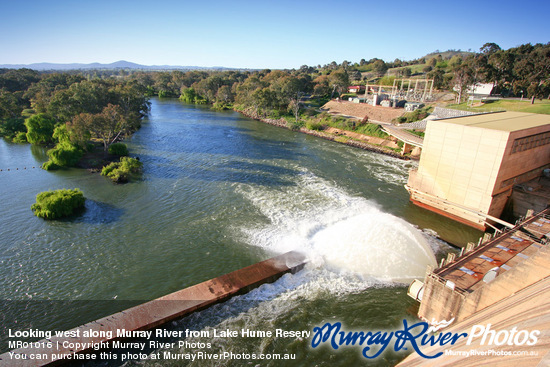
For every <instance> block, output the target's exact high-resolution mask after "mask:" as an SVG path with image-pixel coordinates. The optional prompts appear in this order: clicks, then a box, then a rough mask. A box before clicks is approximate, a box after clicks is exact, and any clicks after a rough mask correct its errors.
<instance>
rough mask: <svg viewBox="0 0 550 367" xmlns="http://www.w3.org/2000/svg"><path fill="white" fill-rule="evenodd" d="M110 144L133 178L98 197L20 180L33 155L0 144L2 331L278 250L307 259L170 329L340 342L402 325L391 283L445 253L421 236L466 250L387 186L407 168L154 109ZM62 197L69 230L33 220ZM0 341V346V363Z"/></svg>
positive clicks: (46, 177) (304, 357) (232, 343)
mask: <svg viewBox="0 0 550 367" xmlns="http://www.w3.org/2000/svg"><path fill="white" fill-rule="evenodd" d="M126 143H127V144H128V146H129V148H130V152H131V155H132V156H139V157H140V159H141V161H142V162H143V164H144V172H143V177H142V179H141V180H138V181H136V182H132V183H129V184H125V185H114V184H112V183H111V182H110V181H108V180H107V179H106V178H104V177H102V176H100V175H99V174H91V173H89V172H87V171H85V170H80V169H69V170H65V171H57V172H46V171H44V170H41V169H39V168H32V167H33V166H34V167H38V166H39V165H40V164H41V163H42V162H44V161H45V160H46V159H47V157H46V155H45V151H44V149H43V148H40V147H30V146H29V145H14V144H9V143H6V142H4V141H3V140H0V169H2V171H1V172H0V203H1V205H2V206H1V215H0V241H1V242H0V283H1V286H0V299H3V300H4V301H3V302H2V311H3V312H2V315H3V316H0V318H2V320H0V321H2V322H3V331H5V330H6V329H7V328H9V327H22V326H25V327H35V328H42V329H69V328H72V327H75V326H78V325H80V324H83V323H85V322H88V321H91V320H94V319H97V318H99V317H103V316H105V315H108V314H110V313H113V312H115V311H118V310H120V309H123V308H125V307H126V306H127V305H129V304H135V303H140V302H143V301H146V300H150V299H153V298H156V297H159V296H162V295H165V294H168V293H171V292H174V291H176V290H179V289H182V288H184V287H187V286H190V285H193V284H196V283H199V282H201V281H204V280H207V279H210V278H213V277H217V276H219V275H221V274H224V273H228V272H230V271H233V270H236V269H239V268H242V267H245V266H248V265H251V264H253V263H255V262H257V261H261V260H264V259H267V258H269V257H272V256H274V255H277V254H281V253H283V252H286V251H289V250H293V249H294V250H300V251H302V252H304V253H305V254H306V255H307V257H308V259H309V264H308V265H307V266H306V268H305V269H304V270H303V271H301V272H299V273H297V274H295V275H285V276H284V277H283V278H281V279H280V280H278V281H277V282H275V283H274V284H270V285H264V286H262V287H260V288H259V289H256V290H253V291H252V292H250V293H249V294H247V295H244V296H241V297H237V298H234V299H233V300H231V301H229V302H226V303H224V304H221V305H217V306H215V307H213V308H210V309H208V310H205V311H202V312H199V313H196V314H194V315H192V316H190V317H187V318H185V319H183V320H181V321H179V322H177V323H173V324H172V325H170V327H171V328H174V329H176V330H183V329H193V330H213V329H214V328H215V329H231V330H240V329H242V328H248V329H251V330H274V329H276V328H281V329H285V330H312V328H313V327H314V326H321V325H322V324H324V323H325V322H336V321H341V322H342V324H343V325H344V326H345V327H346V329H347V330H385V329H391V328H397V327H400V325H401V323H402V320H403V319H404V318H407V319H410V320H415V316H414V312H415V302H414V301H413V300H411V299H409V298H408V297H407V296H406V289H407V287H406V284H404V283H400V282H408V281H410V280H412V279H413V278H415V277H416V278H422V277H423V276H424V271H425V268H426V265H428V264H432V265H433V264H435V261H436V258H435V257H434V255H433V252H435V253H436V255H437V256H438V259H439V258H440V257H441V256H443V254H444V253H445V252H447V251H449V250H452V248H451V247H449V245H448V244H446V243H445V242H443V241H441V240H439V239H437V238H436V234H438V235H439V236H440V237H442V238H444V239H446V240H447V241H449V242H452V243H454V244H455V245H464V244H466V243H467V242H468V241H475V240H477V238H478V237H479V236H480V235H481V233H480V232H477V231H475V230H472V229H469V228H467V227H465V226H463V225H460V224H457V223H454V222H452V221H450V220H447V219H446V218H442V217H440V216H437V215H435V214H433V213H430V212H427V211H425V210H423V209H420V208H417V207H415V206H414V205H412V204H411V203H409V201H408V195H407V192H406V190H405V189H404V187H403V185H404V184H405V183H406V181H407V175H408V171H409V169H410V168H412V167H414V166H415V165H416V163H415V162H411V161H403V160H399V159H395V158H392V157H387V156H383V155H379V154H375V153H371V152H367V151H363V150H359V149H356V148H351V147H348V146H344V145H340V144H336V143H333V142H329V141H325V140H322V139H319V138H315V137H311V136H308V135H304V134H299V133H294V132H291V131H288V130H286V129H281V128H277V127H273V126H270V125H266V124H263V123H261V122H257V121H254V120H251V119H248V118H245V117H242V116H241V115H240V114H237V113H235V112H232V111H231V112H214V111H211V110H210V109H208V108H206V107H203V106H194V105H186V104H182V103H180V102H179V101H177V100H158V99H154V100H153V101H152V110H151V114H150V116H149V117H148V118H146V119H145V120H144V122H143V126H142V128H141V129H140V130H139V131H138V132H137V133H136V134H135V135H134V136H133V137H132V138H131V139H128V141H127V142H126ZM25 168H26V169H25ZM7 169H10V171H7ZM75 187H78V188H80V189H81V190H82V191H83V192H84V195H85V196H86V198H87V201H86V211H85V212H84V214H82V215H80V216H78V217H75V218H70V219H67V220H63V221H44V220H42V219H39V218H37V217H35V216H33V214H32V211H31V210H30V206H31V205H32V204H33V203H34V201H35V196H36V194H37V193H39V192H41V191H45V190H52V189H59V188H75ZM52 309H55V311H52ZM5 340H6V338H5V333H4V332H3V333H2V338H1V339H0V342H1V345H0V348H1V351H2V352H3V351H6V350H7V345H6V342H5ZM189 341H190V342H191V341H195V342H210V343H212V349H211V350H210V351H232V352H244V351H248V352H258V353H296V354H297V356H298V360H297V362H296V363H295V364H294V365H318V366H352V365H363V364H365V365H381V366H385V365H393V364H395V363H396V362H397V361H399V360H400V359H402V358H403V357H404V356H405V355H406V352H405V354H403V353H393V352H388V353H385V354H384V355H383V356H381V357H378V358H377V359H375V360H372V361H367V360H366V359H365V358H363V357H362V356H361V355H360V350H359V349H356V348H345V350H338V351H334V350H332V349H330V348H327V347H322V348H317V349H315V350H313V349H311V348H310V346H309V344H310V340H308V339H295V338H288V339H287V338H261V339H257V338H249V339H246V338H234V339H231V338H230V339H214V338H212V337H211V338H198V339H191V338H190V339H189ZM176 349H177V348H176ZM173 351H174V350H173ZM175 351H177V350H175ZM151 352H155V350H151ZM180 352H181V351H180ZM182 363H183V362H182V361H163V365H182ZM228 363H229V365H243V364H246V363H244V362H243V361H233V362H228ZM128 364H129V365H133V364H140V365H141V364H145V365H149V364H150V365H155V363H153V362H152V361H151V362H147V361H142V362H139V363H138V362H130V363H128ZM187 364H188V365H197V366H203V365H209V364H208V363H206V362H205V361H200V362H196V361H195V362H187ZM265 364H267V365H280V364H277V363H276V362H271V363H264V364H262V365H265ZM212 365H216V363H212ZM252 365H255V363H253V364H252ZM287 365H293V364H292V363H290V364H287Z"/></svg>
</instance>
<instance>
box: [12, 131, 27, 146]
mask: <svg viewBox="0 0 550 367" xmlns="http://www.w3.org/2000/svg"><path fill="white" fill-rule="evenodd" d="M13 142H14V143H28V142H27V133H24V132H22V131H20V132H18V133H17V135H15V138H13Z"/></svg>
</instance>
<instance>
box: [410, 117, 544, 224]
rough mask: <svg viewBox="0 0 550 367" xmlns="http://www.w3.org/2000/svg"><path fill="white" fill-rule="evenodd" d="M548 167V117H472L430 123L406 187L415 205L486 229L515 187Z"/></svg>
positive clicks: (532, 178) (540, 174)
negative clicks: (416, 166)
mask: <svg viewBox="0 0 550 367" xmlns="http://www.w3.org/2000/svg"><path fill="white" fill-rule="evenodd" d="M548 168H550V116H549V115H541V114H533V113H522V112H497V113H488V114H478V115H470V116H463V117H457V118H449V119H442V120H436V121H428V123H427V127H426V134H425V138H424V142H423V148H422V154H421V157H420V162H419V166H418V169H416V170H412V171H411V172H410V175H409V181H408V184H407V186H406V187H407V190H408V191H409V193H410V198H411V201H412V202H413V203H415V204H416V205H418V206H421V207H423V208H426V209H429V210H432V211H434V212H437V213H439V214H442V215H445V216H447V217H450V218H452V219H455V220H457V221H459V222H462V223H465V224H467V225H470V226H472V227H475V228H478V229H480V230H485V229H486V226H487V225H492V224H494V223H495V222H497V223H498V222H499V219H498V218H499V217H500V216H501V215H502V213H503V210H504V208H505V206H506V204H507V202H508V200H509V198H510V196H511V195H512V190H513V188H514V186H515V185H518V184H522V183H526V182H528V181H532V180H534V179H538V178H539V177H541V176H542V174H543V171H544V170H545V169H548ZM544 204H545V205H544V206H546V205H547V204H548V202H546V203H544Z"/></svg>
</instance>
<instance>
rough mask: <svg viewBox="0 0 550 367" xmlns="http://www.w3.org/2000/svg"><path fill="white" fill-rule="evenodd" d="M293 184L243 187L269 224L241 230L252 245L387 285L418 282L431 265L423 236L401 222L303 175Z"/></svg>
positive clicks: (359, 200)
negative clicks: (302, 256)
mask: <svg viewBox="0 0 550 367" xmlns="http://www.w3.org/2000/svg"><path fill="white" fill-rule="evenodd" d="M296 184H297V185H296V186H293V187H290V188H289V189H287V190H285V191H284V192H283V191H280V190H268V189H266V188H265V187H257V186H252V185H247V186H246V187H242V190H241V193H242V194H243V195H244V196H245V197H247V198H248V199H249V200H251V202H252V203H253V204H254V206H255V207H256V208H257V209H258V210H260V211H261V212H262V213H263V214H264V215H265V216H266V217H267V218H268V219H269V220H270V222H271V223H270V224H268V225H266V226H263V227H259V228H246V229H244V231H245V233H246V234H247V236H248V238H249V241H250V242H251V243H252V244H253V245H255V246H259V247H262V248H265V249H267V250H270V251H271V252H273V253H283V252H286V251H290V250H298V251H301V252H304V253H306V254H307V255H308V257H309V260H310V262H312V263H313V264H315V265H317V266H325V267H328V268H329V269H333V270H338V271H343V272H351V273H354V274H359V275H361V276H363V277H375V278H377V279H380V280H389V281H401V282H409V281H410V280H412V279H413V278H419V277H420V278H421V277H423V276H424V273H425V270H426V266H427V265H432V266H434V265H436V261H435V256H434V254H433V252H432V250H431V248H430V246H429V245H428V243H427V242H426V240H425V239H424V237H423V236H422V233H421V232H420V231H419V230H418V229H416V228H415V227H413V226H412V225H411V224H409V223H407V222H406V221H404V220H403V219H400V218H398V217H395V216H393V215H391V214H388V213H385V212H383V211H382V210H381V209H380V208H379V207H378V206H377V205H376V204H375V203H373V202H371V201H369V200H366V199H364V198H361V197H352V196H350V195H348V194H347V193H345V192H344V191H342V190H341V189H339V188H337V187H335V186H334V185H331V184H330V183H328V182H326V181H325V180H323V179H321V178H319V177H317V176H315V175H313V174H311V173H308V172H305V173H304V174H302V175H300V176H298V178H297V181H296Z"/></svg>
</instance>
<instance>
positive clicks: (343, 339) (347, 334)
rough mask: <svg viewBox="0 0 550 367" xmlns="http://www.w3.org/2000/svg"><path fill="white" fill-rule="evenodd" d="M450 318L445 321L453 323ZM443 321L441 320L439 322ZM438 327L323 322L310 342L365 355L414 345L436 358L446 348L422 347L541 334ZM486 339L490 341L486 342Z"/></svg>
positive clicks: (524, 340)
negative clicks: (367, 327)
mask: <svg viewBox="0 0 550 367" xmlns="http://www.w3.org/2000/svg"><path fill="white" fill-rule="evenodd" d="M451 322H452V320H451V321H450V322H445V323H446V324H450V323H451ZM440 324H441V323H440ZM437 329H438V328H437V327H433V326H430V325H429V324H428V323H427V322H418V323H416V324H411V325H409V323H408V322H407V320H403V329H402V330H395V331H374V332H373V331H344V330H342V323H340V322H335V323H329V322H327V323H326V324H324V325H323V326H321V327H319V326H316V327H314V328H313V339H312V340H311V346H312V347H313V348H317V347H318V346H319V345H321V344H328V345H330V346H331V347H332V348H333V349H334V350H337V349H339V348H340V347H342V346H358V347H361V348H362V350H361V354H362V355H363V357H365V358H369V359H373V358H376V357H378V356H379V355H381V354H382V353H383V352H384V351H385V350H386V349H387V348H388V347H389V346H390V345H393V350H394V351H396V352H398V351H400V350H407V348H408V347H407V345H411V346H412V348H413V349H414V351H416V353H418V354H419V355H420V356H422V357H424V358H437V357H439V356H441V355H442V354H443V352H439V353H436V354H434V355H427V354H424V353H422V351H421V350H420V348H421V347H424V346H435V345H438V346H443V345H449V346H451V345H454V344H455V343H456V342H458V341H459V340H461V339H466V345H471V344H472V342H474V341H476V340H478V339H479V338H481V339H480V345H497V346H502V345H535V344H536V343H537V341H538V336H539V334H540V331H539V330H532V331H530V332H529V331H527V330H517V328H515V327H514V328H513V329H511V330H499V331H496V330H493V329H491V324H487V325H474V326H473V327H472V329H471V331H470V333H451V332H447V333H438V334H434V333H433V331H437ZM485 343H487V344H485Z"/></svg>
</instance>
